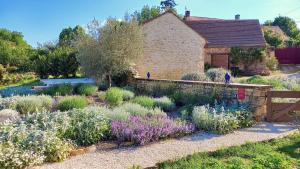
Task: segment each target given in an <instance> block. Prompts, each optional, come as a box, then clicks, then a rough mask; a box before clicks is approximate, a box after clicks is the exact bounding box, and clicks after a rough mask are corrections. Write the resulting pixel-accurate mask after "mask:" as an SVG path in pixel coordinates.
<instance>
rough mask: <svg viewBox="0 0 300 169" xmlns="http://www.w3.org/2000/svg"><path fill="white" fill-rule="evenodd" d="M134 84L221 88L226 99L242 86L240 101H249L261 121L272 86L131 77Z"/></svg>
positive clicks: (147, 86) (186, 90)
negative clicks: (243, 94) (242, 96)
mask: <svg viewBox="0 0 300 169" xmlns="http://www.w3.org/2000/svg"><path fill="white" fill-rule="evenodd" d="M130 83H131V84H132V85H134V86H135V87H136V88H137V89H138V90H143V89H145V88H148V89H149V88H151V87H153V86H155V85H157V84H158V83H163V84H176V85H177V86H178V87H179V90H181V91H184V92H188V91H191V90H194V91H197V89H208V88H217V89H219V90H222V91H223V92H222V93H223V94H225V95H226V96H228V97H230V98H228V99H232V97H235V95H236V94H237V93H238V89H239V88H244V89H245V91H246V93H245V96H246V97H245V100H242V102H249V103H250V104H251V106H252V107H253V109H254V114H255V119H256V121H262V120H264V119H265V118H266V116H267V110H266V105H267V99H266V96H267V92H268V91H270V90H271V88H272V86H268V85H253V84H238V83H231V84H229V85H226V84H224V83H219V82H199V81H183V80H154V79H143V78H136V79H132V81H131V82H130Z"/></svg>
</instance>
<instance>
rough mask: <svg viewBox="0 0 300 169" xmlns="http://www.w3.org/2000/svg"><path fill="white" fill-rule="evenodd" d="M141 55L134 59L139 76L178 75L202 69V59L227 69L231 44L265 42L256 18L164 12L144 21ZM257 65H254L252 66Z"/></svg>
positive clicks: (165, 77)
mask: <svg viewBox="0 0 300 169" xmlns="http://www.w3.org/2000/svg"><path fill="white" fill-rule="evenodd" d="M143 33H144V35H145V37H144V55H143V56H142V57H140V58H139V59H138V60H137V61H136V63H135V66H134V68H135V70H136V71H137V73H138V76H139V77H142V78H146V77H147V72H150V74H151V78H153V79H181V77H182V76H183V75H185V74H187V73H203V72H204V65H205V63H207V64H210V65H212V66H214V67H223V68H225V69H229V68H230V67H231V65H230V58H229V53H230V49H231V47H242V48H248V47H257V48H264V47H265V46H266V42H265V39H264V37H263V33H262V31H261V26H260V24H259V21H258V20H240V19H239V16H236V19H234V20H223V19H216V18H204V17H192V16H190V12H189V11H187V12H186V15H185V17H184V19H181V18H179V17H178V16H176V15H175V14H173V13H172V12H166V13H163V14H161V15H159V16H158V17H156V18H153V19H151V20H149V21H147V22H146V23H144V24H143ZM256 68H257V66H255V69H256Z"/></svg>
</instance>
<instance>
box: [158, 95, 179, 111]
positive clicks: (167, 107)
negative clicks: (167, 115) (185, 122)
mask: <svg viewBox="0 0 300 169" xmlns="http://www.w3.org/2000/svg"><path fill="white" fill-rule="evenodd" d="M154 104H155V106H156V107H159V108H161V109H162V110H164V111H173V110H174V109H175V108H176V106H175V104H174V103H173V101H172V100H171V99H170V98H168V97H167V96H164V97H161V98H155V99H154Z"/></svg>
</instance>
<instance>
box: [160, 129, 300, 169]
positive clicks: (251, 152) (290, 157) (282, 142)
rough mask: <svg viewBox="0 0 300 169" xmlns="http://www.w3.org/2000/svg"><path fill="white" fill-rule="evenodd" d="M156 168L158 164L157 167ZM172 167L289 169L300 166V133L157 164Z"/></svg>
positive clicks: (181, 168) (189, 168)
mask: <svg viewBox="0 0 300 169" xmlns="http://www.w3.org/2000/svg"><path fill="white" fill-rule="evenodd" d="M155 168H156V167H155ZM157 168H161V169H168V168H174V169H175V168H176V169H183V168H184V169H196V168H197V169H202V168H203V169H254V168H255V169H263V168H266V169H267V168H270V169H289V168H300V134H299V133H298V134H294V135H291V136H288V137H286V138H282V139H277V140H271V141H267V142H260V143H248V144H246V145H242V146H235V147H230V148H226V149H222V150H218V151H215V152H209V153H198V154H194V155H191V156H188V157H185V158H182V159H180V160H178V161H167V162H163V163H160V164H157Z"/></svg>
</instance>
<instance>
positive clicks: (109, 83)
mask: <svg viewBox="0 0 300 169" xmlns="http://www.w3.org/2000/svg"><path fill="white" fill-rule="evenodd" d="M111 81H112V80H111V75H108V85H109V88H110V87H111Z"/></svg>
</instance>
